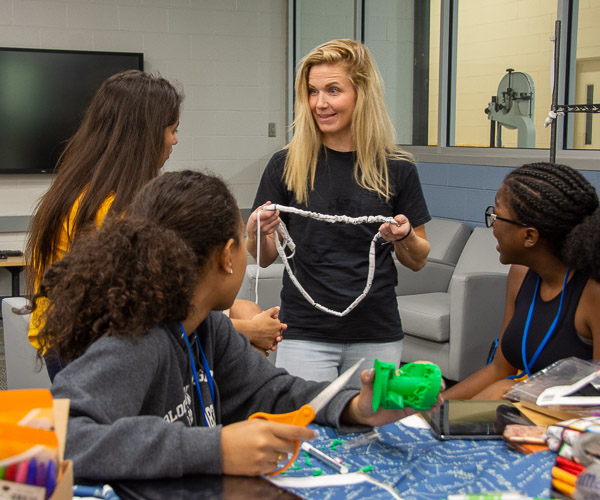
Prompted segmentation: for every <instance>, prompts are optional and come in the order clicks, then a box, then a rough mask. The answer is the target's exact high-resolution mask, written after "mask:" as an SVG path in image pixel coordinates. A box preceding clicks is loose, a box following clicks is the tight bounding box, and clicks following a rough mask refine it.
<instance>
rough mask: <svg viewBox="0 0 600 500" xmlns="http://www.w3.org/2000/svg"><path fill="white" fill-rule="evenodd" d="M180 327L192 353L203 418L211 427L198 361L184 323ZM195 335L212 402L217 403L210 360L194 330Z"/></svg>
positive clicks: (206, 424)
mask: <svg viewBox="0 0 600 500" xmlns="http://www.w3.org/2000/svg"><path fill="white" fill-rule="evenodd" d="M179 328H180V329H181V332H182V333H183V338H184V339H185V343H186V344H187V347H188V353H189V355H190V361H191V362H192V372H193V374H194V380H195V381H196V392H197V394H198V398H199V399H200V406H201V407H202V418H203V419H204V425H205V426H206V427H210V426H209V425H208V419H207V418H206V409H205V408H204V400H203V399H202V391H200V381H199V380H198V370H196V363H195V362H194V355H193V353H192V346H191V345H190V341H189V340H188V336H187V333H186V332H185V329H184V328H183V325H182V324H181V323H179ZM194 336H195V337H196V344H197V345H198V348H199V349H200V356H202V366H204V373H205V374H206V380H207V382H208V387H209V388H210V397H211V398H212V403H213V405H214V403H215V387H214V384H213V379H212V376H211V374H210V367H209V366H208V361H207V360H206V356H205V355H204V351H203V350H202V346H201V345H200V342H199V340H198V334H197V333H196V331H195V330H194Z"/></svg>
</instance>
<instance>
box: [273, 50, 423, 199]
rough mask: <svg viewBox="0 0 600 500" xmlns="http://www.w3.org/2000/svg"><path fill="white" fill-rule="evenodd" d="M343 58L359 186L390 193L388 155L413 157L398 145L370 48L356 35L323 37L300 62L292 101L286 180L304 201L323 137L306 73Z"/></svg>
mask: <svg viewBox="0 0 600 500" xmlns="http://www.w3.org/2000/svg"><path fill="white" fill-rule="evenodd" d="M340 63H341V64H343V65H344V66H345V68H346V71H347V72H348V77H349V78H350V81H351V82H352V85H353V86H354V90H355V91H356V106H355V108H354V113H353V114H352V125H351V127H352V129H351V130H352V139H353V142H354V145H355V147H356V161H355V164H354V178H355V179H356V182H357V183H358V184H359V186H361V187H363V188H365V189H367V190H369V191H374V192H376V193H378V194H380V195H381V196H383V197H384V198H386V199H388V198H389V197H390V195H391V194H392V193H391V192H390V186H389V177H388V170H387V160H388V158H397V159H404V160H408V161H411V162H412V161H413V158H412V156H411V155H410V154H409V153H407V152H406V151H403V150H402V149H400V148H399V147H398V146H397V145H396V137H395V136H396V134H395V130H394V125H393V124H392V121H391V119H390V117H389V115H388V112H387V110H386V108H385V102H384V100H383V84H382V79H381V75H380V74H379V71H378V69H377V66H376V64H375V61H374V60H373V57H372V56H371V53H370V52H369V50H368V49H367V47H365V46H364V45H363V44H362V43H360V42H357V41H356V40H349V39H341V40H331V41H329V42H326V43H323V44H321V45H319V46H318V47H316V48H315V49H313V50H312V51H311V52H309V53H308V54H307V55H306V56H305V57H304V58H303V59H302V60H301V61H300V63H299V66H298V72H297V75H296V83H295V93H296V96H295V97H296V99H295V103H294V113H295V119H294V122H293V124H292V127H293V132H294V136H293V138H292V140H291V142H290V143H289V144H288V146H287V149H288V154H287V158H286V161H285V168H284V177H283V178H284V181H285V183H286V186H287V188H288V189H289V190H291V191H293V192H294V194H295V195H296V198H297V199H298V201H299V202H301V203H306V202H307V201H308V192H309V186H310V189H313V188H314V182H315V172H316V167H317V158H318V155H319V151H320V150H321V147H322V145H323V138H322V135H321V131H320V130H319V128H318V126H317V124H316V123H315V120H314V118H313V116H312V112H311V110H310V107H309V104H308V92H309V89H308V76H309V73H310V69H311V68H312V67H313V66H318V65H320V64H340Z"/></svg>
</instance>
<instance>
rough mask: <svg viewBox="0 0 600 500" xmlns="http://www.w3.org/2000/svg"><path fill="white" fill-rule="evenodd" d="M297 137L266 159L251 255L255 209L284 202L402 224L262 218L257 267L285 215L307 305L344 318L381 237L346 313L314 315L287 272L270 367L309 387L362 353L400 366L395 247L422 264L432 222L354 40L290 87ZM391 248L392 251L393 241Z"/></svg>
mask: <svg viewBox="0 0 600 500" xmlns="http://www.w3.org/2000/svg"><path fill="white" fill-rule="evenodd" d="M295 92H296V95H295V97H296V99H295V116H296V118H295V120H294V124H293V130H294V137H293V139H292V141H291V142H290V143H289V144H288V145H287V147H286V148H285V149H284V150H282V151H279V152H278V153H276V154H275V155H273V157H272V158H271V160H270V162H269V164H268V165H267V168H266V170H265V172H264V174H263V177H262V179H261V182H260V185H259V188H258V192H257V194H256V198H255V200H254V206H253V212H252V215H251V216H250V218H249V220H248V225H247V233H248V237H247V245H248V249H249V251H250V253H251V254H252V255H253V256H254V257H255V258H256V257H257V243H258V242H257V212H258V211H259V210H260V209H261V208H262V207H263V206H264V205H266V204H271V203H275V204H280V205H285V206H291V207H295V208H299V209H303V210H310V211H313V212H317V213H322V214H335V215H346V216H349V217H359V216H365V215H382V216H387V217H393V218H394V219H395V221H396V223H397V224H390V223H385V224H382V225H380V224H379V223H375V224H362V225H350V224H337V223H336V224H328V223H325V222H321V221H317V220H314V219H311V218H306V217H303V216H299V215H295V214H291V215H290V214H289V212H281V213H280V211H262V212H261V215H260V256H259V259H260V262H259V264H260V265H261V266H262V267H266V266H268V265H270V264H271V263H272V262H274V260H275V259H276V257H277V250H276V247H275V240H274V236H273V233H274V231H275V229H276V228H277V225H278V224H279V221H280V218H281V220H283V221H284V222H285V224H286V226H287V229H288V231H289V233H290V236H291V237H292V239H293V240H294V241H295V243H296V246H297V247H296V252H295V255H294V257H293V260H292V261H293V264H292V267H293V268H294V272H295V275H296V277H297V278H298V281H299V282H300V283H301V284H302V286H303V287H304V288H305V289H306V290H307V291H308V292H309V294H310V295H311V296H312V297H313V299H314V300H315V301H316V302H317V303H318V304H321V305H323V306H326V307H327V308H330V309H333V310H336V311H343V310H345V308H346V307H347V306H348V305H349V304H351V303H352V302H353V301H354V299H355V298H356V297H357V296H359V295H360V294H361V292H362V291H363V288H364V285H365V281H366V279H367V274H368V254H369V246H370V244H371V240H372V239H373V235H374V234H375V233H376V232H377V231H379V232H380V234H381V235H382V238H383V240H385V241H383V240H380V241H379V242H378V244H377V247H376V271H375V276H374V281H373V285H372V287H371V289H370V291H369V293H368V294H367V295H366V296H365V298H364V299H363V300H362V301H361V302H360V303H359V304H358V305H357V306H356V307H355V308H354V309H353V310H352V311H351V312H350V313H348V314H347V315H345V316H342V317H339V316H335V315H330V314H328V313H325V312H321V311H320V310H318V309H316V308H314V307H313V306H312V305H311V304H310V303H309V302H308V301H307V300H306V299H305V298H304V297H303V296H302V295H301V293H300V292H299V291H298V290H297V289H296V287H295V286H294V284H293V283H292V282H291V280H290V278H289V276H288V275H287V273H286V274H285V276H284V280H283V289H282V293H281V299H282V305H281V311H280V318H281V321H283V322H285V323H287V325H288V328H287V330H286V333H285V342H283V343H282V344H280V345H279V347H278V355H277V360H276V362H277V365H278V366H282V367H284V368H286V369H288V371H290V373H292V374H294V375H298V376H301V377H304V378H307V379H311V380H319V381H321V380H333V379H334V378H335V377H337V375H338V374H339V373H341V372H343V371H344V370H345V369H346V368H347V367H348V366H350V365H351V364H352V363H353V362H354V361H353V360H357V359H360V358H361V357H363V356H364V357H366V358H367V361H366V363H365V364H364V366H369V365H370V366H372V363H373V360H374V359H375V358H380V359H382V360H384V361H388V362H394V363H396V364H398V363H399V362H400V358H401V353H402V338H403V336H404V335H403V333H402V325H401V322H400V317H399V315H398V308H397V304H396V296H395V293H394V287H395V285H396V281H397V277H396V276H397V273H396V269H395V266H394V262H393V259H392V250H393V251H394V252H395V254H396V256H397V257H398V259H399V261H400V262H401V263H402V264H403V265H404V266H406V267H408V268H410V269H412V270H415V271H417V270H419V269H421V268H422V267H423V266H424V265H425V263H426V260H427V255H428V253H429V242H428V241H427V237H426V234H425V227H424V224H425V223H426V222H427V221H428V220H430V216H429V212H428V210H427V206H426V204H425V200H424V197H423V193H422V189H421V185H420V182H419V177H418V174H417V169H416V167H415V164H414V162H413V160H412V158H411V156H410V155H409V154H407V153H406V152H404V151H402V150H401V149H400V148H398V147H397V146H396V144H395V131H394V128H393V125H392V123H391V120H390V118H389V116H388V113H387V111H386V108H385V104H384V100H383V89H382V82H381V77H380V75H379V72H378V70H377V67H376V65H375V62H374V60H373V58H372V56H371V54H370V53H369V51H368V49H367V48H366V47H365V46H364V45H362V44H361V43H359V42H356V41H354V40H332V41H330V42H327V43H324V44H322V45H320V46H318V47H317V48H315V49H314V50H312V51H311V52H310V53H309V54H308V55H307V56H306V57H304V59H302V61H301V62H300V65H299V68H298V73H297V77H296V83H295ZM388 243H390V244H388Z"/></svg>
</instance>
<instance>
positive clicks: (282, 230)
mask: <svg viewBox="0 0 600 500" xmlns="http://www.w3.org/2000/svg"><path fill="white" fill-rule="evenodd" d="M263 210H270V211H275V210H279V211H281V212H288V213H292V214H296V215H300V216H302V217H309V218H311V219H316V220H319V221H322V222H329V223H336V222H343V223H345V224H354V225H358V224H373V223H382V224H385V223H389V224H395V225H398V223H397V222H396V221H395V220H394V218H393V217H385V216H383V215H365V216H363V217H348V216H346V215H328V214H319V213H316V212H309V211H307V210H300V209H299V208H294V207H286V206H285V205H266V206H264V207H263V208H261V209H260V210H258V212H257V213H256V233H257V234H256V240H257V243H256V260H257V262H258V265H257V266H256V277H255V279H256V283H255V290H254V293H255V295H254V296H255V298H256V302H257V303H258V274H259V268H260V213H261V212H262V211H263ZM275 233H277V234H275V247H276V248H277V253H278V254H279V256H280V257H281V260H282V261H283V264H284V266H285V269H286V271H287V273H288V276H289V277H290V280H291V281H292V283H294V285H295V286H296V288H297V289H298V291H299V292H300V293H301V294H302V296H303V297H304V298H305V299H306V300H307V301H308V303H309V304H311V305H312V306H314V307H315V308H317V309H319V310H320V311H323V312H325V313H328V314H332V315H334V316H339V317H342V316H345V315H346V314H348V313H349V312H350V311H352V309H354V308H355V307H356V306H357V305H358V304H359V302H360V301H361V300H363V299H364V298H365V296H366V295H367V293H369V290H370V289H371V285H372V284H373V277H374V275H375V245H376V244H377V239H378V238H380V237H382V236H381V235H380V234H379V232H377V233H375V235H374V236H373V239H372V240H371V246H370V248H369V272H368V275H367V282H366V285H365V288H364V290H363V291H362V293H361V294H360V295H359V296H358V297H356V299H355V300H354V301H353V302H352V303H351V304H350V305H349V306H348V307H347V308H346V309H344V310H343V311H341V312H340V311H334V310H333V309H329V308H327V307H325V306H322V305H321V304H318V303H317V302H316V301H315V300H314V299H313V298H312V297H311V296H310V295H309V293H308V292H307V291H306V290H305V289H304V287H303V286H302V285H301V284H300V282H299V281H298V279H297V278H296V276H294V273H293V271H292V268H291V266H290V263H289V260H290V259H291V258H292V257H293V256H294V254H295V252H296V245H295V243H294V241H293V240H292V238H291V236H290V235H289V233H288V231H287V227H286V226H285V224H284V223H283V221H281V222H280V223H279V226H278V227H277V229H276V230H275ZM278 235H280V236H281V239H282V242H280V241H279V236H278ZM286 247H287V248H289V249H290V252H291V254H290V255H286V253H285V248H286Z"/></svg>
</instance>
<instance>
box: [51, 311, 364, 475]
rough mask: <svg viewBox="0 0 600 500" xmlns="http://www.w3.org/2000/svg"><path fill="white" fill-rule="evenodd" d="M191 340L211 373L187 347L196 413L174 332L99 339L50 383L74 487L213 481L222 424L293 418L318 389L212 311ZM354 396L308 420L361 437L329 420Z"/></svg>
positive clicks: (351, 392)
mask: <svg viewBox="0 0 600 500" xmlns="http://www.w3.org/2000/svg"><path fill="white" fill-rule="evenodd" d="M197 333H198V340H199V344H200V346H201V350H202V352H203V353H204V355H205V358H206V361H207V363H208V366H209V367H210V372H211V377H208V378H207V376H206V374H205V372H204V369H203V362H202V356H201V355H199V351H200V349H199V347H198V345H193V344H194V342H193V340H192V342H191V343H192V353H193V356H194V360H195V365H196V370H197V375H198V380H199V383H200V388H201V395H202V401H203V405H201V404H200V398H199V397H198V394H197V390H196V385H195V382H194V378H193V374H192V368H191V361H190V356H189V351H188V346H187V344H186V343H185V340H184V337H183V334H182V332H181V330H180V329H179V325H178V324H173V325H168V326H164V327H156V328H153V329H152V330H151V331H150V332H149V333H148V334H147V335H145V336H144V337H143V338H141V339H139V340H138V341H137V342H135V343H134V342H132V341H131V340H129V339H125V338H122V337H116V336H104V337H102V338H100V339H98V340H97V341H96V342H94V343H93V344H92V345H90V346H89V348H88V349H87V350H86V351H85V353H84V354H83V355H82V356H80V357H79V358H77V359H76V360H75V361H73V362H72V363H70V364H69V365H68V366H67V367H66V368H65V369H63V370H62V371H61V372H60V373H59V374H58V375H57V376H56V378H55V379H54V384H53V386H52V394H53V396H54V397H55V398H69V399H70V400H71V407H70V414H69V424H68V428H67V442H66V449H65V457H66V458H67V459H71V460H73V465H74V473H75V477H76V478H77V479H89V480H100V481H110V480H115V479H151V478H152V479H153V478H166V477H180V476H182V475H184V474H197V473H204V474H221V473H222V468H221V465H222V463H221V429H222V426H223V425H227V424H231V423H233V422H239V421H241V420H245V419H247V418H248V417H249V416H250V415H252V414H253V413H255V412H257V411H263V412H268V413H287V412H290V411H294V410H296V409H298V408H300V407H301V406H302V405H303V404H306V403H308V402H309V401H310V400H311V399H312V398H313V397H314V396H315V395H317V394H318V393H319V392H320V391H321V390H322V389H323V388H324V387H325V386H326V385H327V383H317V382H308V381H305V380H303V379H300V378H297V377H293V376H291V375H289V374H288V373H287V372H286V371H285V370H283V369H280V368H275V367H274V366H273V365H272V364H271V363H269V362H268V360H267V359H266V358H265V356H263V355H262V354H261V353H259V352H258V351H257V350H255V349H254V348H252V347H251V346H250V343H249V342H248V339H247V338H246V337H244V336H243V335H241V334H239V333H238V332H236V331H235V330H234V329H233V326H232V325H231V322H230V321H229V319H228V318H227V317H226V316H225V315H224V314H222V313H219V312H213V313H211V314H210V315H209V316H208V317H207V318H206V319H205V320H204V322H203V323H202V324H201V325H200V326H199V327H198V329H197ZM209 378H212V380H213V387H214V400H213V399H212V397H211V391H210V389H209V384H208V383H207V380H208V379H209ZM357 392H358V391H357V390H356V389H345V390H342V391H341V392H340V393H339V394H338V395H336V396H335V397H334V398H333V399H332V400H331V402H330V403H329V404H328V405H327V406H326V407H325V408H324V409H323V410H321V411H320V412H319V413H318V414H317V417H316V419H315V422H316V423H318V424H321V425H331V426H335V427H337V428H338V429H340V430H342V431H356V430H364V427H353V428H349V427H346V428H342V427H341V426H340V422H339V417H340V415H341V413H342V410H343V409H344V407H345V406H346V404H347V403H348V402H349V401H350V399H352V398H353V397H354V396H355V395H356V394H357ZM202 406H204V408H202ZM203 413H204V416H203ZM204 418H206V420H207V422H208V427H207V426H205V421H204Z"/></svg>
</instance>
